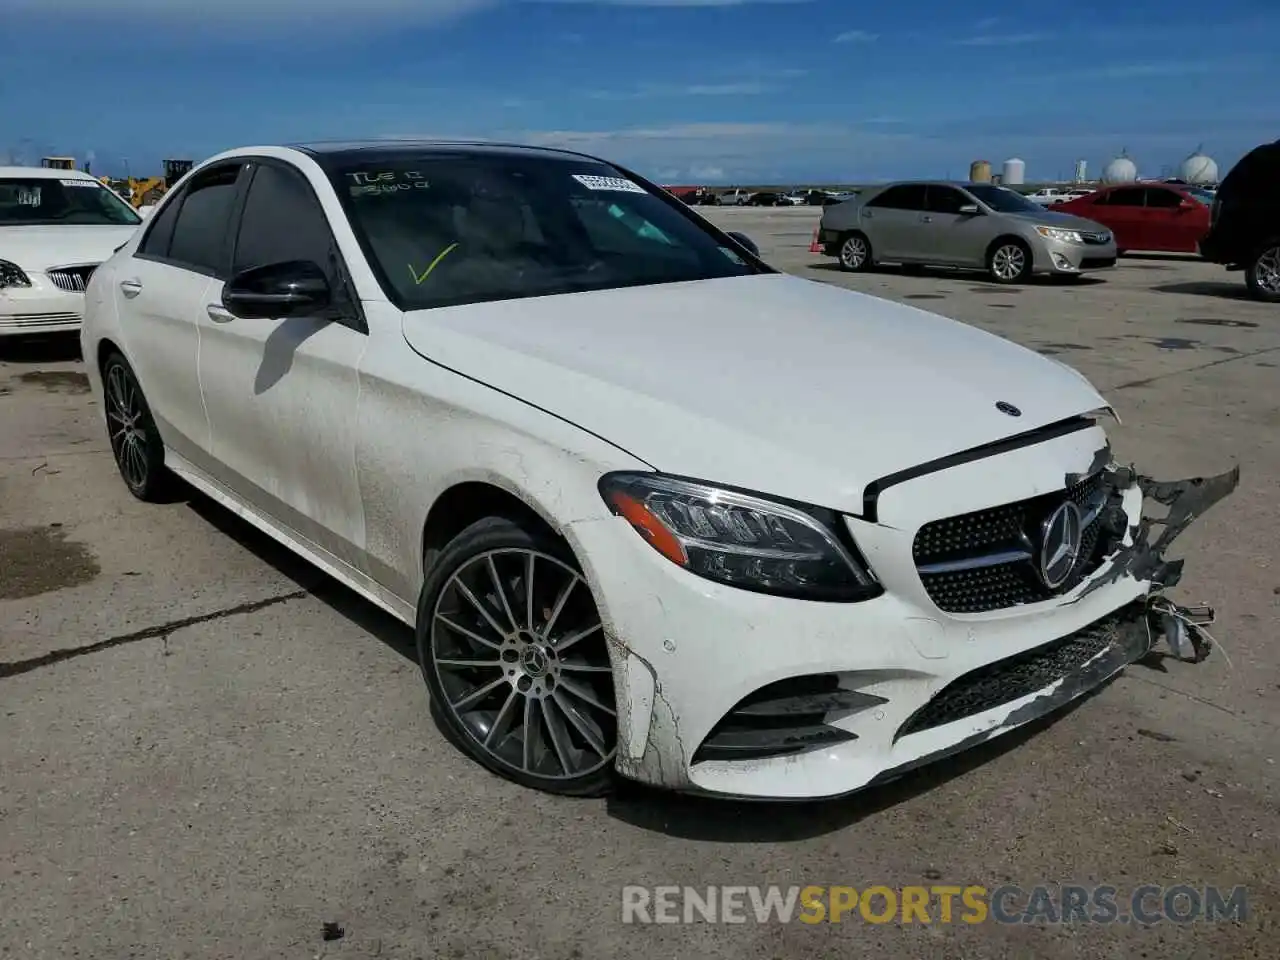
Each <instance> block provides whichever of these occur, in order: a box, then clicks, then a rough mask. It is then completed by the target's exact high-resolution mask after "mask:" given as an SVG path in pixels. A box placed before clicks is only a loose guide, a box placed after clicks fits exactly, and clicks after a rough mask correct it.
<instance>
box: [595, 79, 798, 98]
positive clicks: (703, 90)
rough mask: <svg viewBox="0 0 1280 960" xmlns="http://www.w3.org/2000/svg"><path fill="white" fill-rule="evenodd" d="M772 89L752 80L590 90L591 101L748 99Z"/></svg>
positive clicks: (644, 85)
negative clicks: (671, 98)
mask: <svg viewBox="0 0 1280 960" xmlns="http://www.w3.org/2000/svg"><path fill="white" fill-rule="evenodd" d="M771 89H773V88H772V87H770V86H769V85H767V84H764V83H757V82H756V81H754V80H747V81H739V82H734V83H690V84H685V85H683V86H681V85H678V84H643V85H641V86H639V87H636V88H635V89H633V90H592V91H591V92H589V93H588V94H587V96H588V97H590V98H591V99H592V100H647V99H650V98H654V97H749V96H757V95H759V94H762V93H767V92H768V91H769V90H771Z"/></svg>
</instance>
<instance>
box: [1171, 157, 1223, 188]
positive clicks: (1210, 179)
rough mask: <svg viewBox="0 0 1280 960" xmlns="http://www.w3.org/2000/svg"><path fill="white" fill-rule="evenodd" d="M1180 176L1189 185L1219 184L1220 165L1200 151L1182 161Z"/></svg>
mask: <svg viewBox="0 0 1280 960" xmlns="http://www.w3.org/2000/svg"><path fill="white" fill-rule="evenodd" d="M1180 176H1181V178H1182V179H1183V180H1185V181H1187V183H1197V184H1198V183H1217V182H1218V165H1217V164H1216V163H1214V161H1213V158H1212V157H1207V156H1205V155H1204V154H1203V153H1201V152H1200V151H1199V150H1197V151H1196V152H1195V153H1193V154H1192V155H1191V156H1189V157H1187V159H1185V160H1183V161H1182V171H1181V173H1180Z"/></svg>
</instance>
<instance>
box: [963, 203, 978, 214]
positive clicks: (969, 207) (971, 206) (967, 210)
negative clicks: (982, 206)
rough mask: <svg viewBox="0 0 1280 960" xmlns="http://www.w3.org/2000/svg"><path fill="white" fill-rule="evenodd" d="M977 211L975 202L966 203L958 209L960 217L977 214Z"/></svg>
mask: <svg viewBox="0 0 1280 960" xmlns="http://www.w3.org/2000/svg"><path fill="white" fill-rule="evenodd" d="M978 212H979V211H978V205H977V204H976V203H966V204H964V205H963V206H961V207H960V211H959V213H960V216H962V217H973V216H977V214H978Z"/></svg>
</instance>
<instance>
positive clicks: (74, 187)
mask: <svg viewBox="0 0 1280 960" xmlns="http://www.w3.org/2000/svg"><path fill="white" fill-rule="evenodd" d="M141 222H142V220H141V218H140V217H139V216H138V215H137V214H136V213H134V211H133V208H132V207H130V206H129V205H128V204H127V203H125V202H124V201H123V200H121V199H120V198H119V197H118V196H117V195H116V194H115V193H114V192H112V191H111V190H109V189H107V188H106V187H105V186H103V185H102V183H101V182H100V181H98V180H95V179H94V178H93V177H92V176H90V175H89V174H87V173H82V172H81V171H79V170H51V169H45V168H43V167H0V337H2V336H5V335H17V334H33V333H56V332H59V331H64V330H75V329H77V328H78V327H79V326H80V318H81V316H82V314H83V313H84V290H85V287H86V285H87V284H88V281H89V278H90V276H92V275H93V271H94V269H95V268H96V267H97V266H98V264H100V263H102V261H104V260H106V259H107V258H108V257H110V256H111V254H112V253H113V252H114V251H115V249H116V248H117V247H119V246H120V245H121V244H123V243H124V242H125V241H126V240H128V239H129V238H130V237H131V236H133V232H134V231H135V230H136V229H137V226H138V224H139V223H141Z"/></svg>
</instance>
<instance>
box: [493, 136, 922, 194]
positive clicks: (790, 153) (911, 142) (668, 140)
mask: <svg viewBox="0 0 1280 960" xmlns="http://www.w3.org/2000/svg"><path fill="white" fill-rule="evenodd" d="M510 139H512V140H515V141H517V142H522V143H532V144H537V145H540V146H555V147H564V148H567V149H570V150H578V151H581V152H583V153H587V154H592V155H595V156H599V157H602V158H604V159H606V160H612V161H616V162H618V163H620V164H623V165H625V166H629V167H632V168H633V169H635V170H637V171H639V172H641V173H643V174H645V175H646V176H650V175H652V176H653V177H654V178H655V179H658V180H663V181H665V182H668V183H670V182H681V181H684V180H688V181H690V182H712V181H716V182H723V181H729V180H744V181H746V180H750V179H752V178H755V179H760V178H763V179H764V180H768V179H769V178H770V177H772V176H774V175H777V174H779V173H780V172H783V171H786V170H787V169H788V168H792V169H794V168H795V167H796V166H797V164H799V165H802V166H809V167H812V168H813V169H815V170H818V169H821V170H825V171H827V173H826V174H825V176H828V177H837V178H839V177H849V178H854V179H856V178H857V177H858V176H866V171H867V170H870V169H883V168H884V167H886V165H889V164H892V163H893V162H894V160H895V159H897V158H900V157H902V156H903V155H905V154H910V153H911V152H912V151H913V150H914V149H915V148H916V146H917V145H918V144H920V143H921V142H922V141H920V140H919V139H917V138H916V137H914V136H910V135H906V134H896V133H887V132H884V131H871V130H863V129H859V128H856V127H848V126H835V125H828V124H798V123H735V122H707V123H682V124H668V125H662V126H652V127H632V128H626V129H618V130H526V131H520V132H514V133H513V134H512V135H511V136H510ZM712 169H715V170H717V171H718V174H717V175H716V176H711V175H710V173H709V171H710V170H712ZM695 171H697V172H698V173H699V174H700V175H697V176H695V175H694V174H695ZM859 171H862V172H861V173H859ZM784 179H785V178H784Z"/></svg>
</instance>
